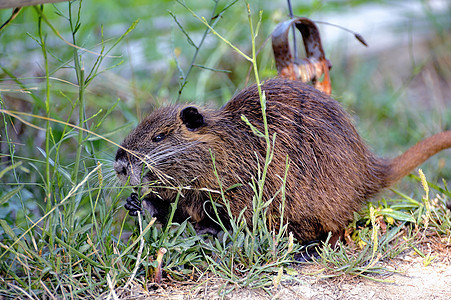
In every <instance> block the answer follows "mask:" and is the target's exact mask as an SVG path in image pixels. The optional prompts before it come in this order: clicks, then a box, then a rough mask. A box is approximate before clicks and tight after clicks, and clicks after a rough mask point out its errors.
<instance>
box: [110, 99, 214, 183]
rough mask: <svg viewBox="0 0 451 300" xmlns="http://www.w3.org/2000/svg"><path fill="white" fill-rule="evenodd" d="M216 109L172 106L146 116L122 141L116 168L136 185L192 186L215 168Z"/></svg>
mask: <svg viewBox="0 0 451 300" xmlns="http://www.w3.org/2000/svg"><path fill="white" fill-rule="evenodd" d="M212 115H214V112H212V111H210V110H208V109H204V108H199V107H195V106H169V107H164V108H161V109H158V110H156V111H155V112H153V113H152V114H151V115H149V116H148V117H147V118H145V119H144V120H143V121H142V122H141V123H140V124H139V125H138V126H137V127H136V128H135V129H134V130H133V131H132V132H131V133H130V134H129V135H128V137H127V138H126V139H125V140H124V141H123V142H122V145H121V148H119V150H118V151H117V154H116V159H115V163H114V170H115V171H116V174H117V176H118V177H119V179H120V180H121V181H122V182H123V183H125V182H127V180H128V178H130V180H129V184H130V185H132V186H138V185H140V184H141V185H142V186H143V188H144V190H146V189H147V188H146V185H148V184H149V183H152V182H158V185H159V186H172V187H175V186H185V185H191V184H192V182H193V181H195V180H196V179H197V178H199V177H201V176H203V175H205V172H206V170H207V168H210V169H211V166H212V160H211V156H210V149H212V148H214V147H215V146H214V144H215V140H217V137H216V136H215V135H214V134H213V133H212V131H211V125H212V124H213V123H214V119H213V117H212Z"/></svg>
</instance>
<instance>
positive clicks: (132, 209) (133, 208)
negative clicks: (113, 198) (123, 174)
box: [124, 193, 142, 216]
mask: <svg viewBox="0 0 451 300" xmlns="http://www.w3.org/2000/svg"><path fill="white" fill-rule="evenodd" d="M124 207H125V209H126V210H128V214H129V215H130V216H137V215H138V211H139V212H142V207H141V201H139V197H138V194H137V193H131V194H130V196H129V197H128V198H127V200H125V205H124Z"/></svg>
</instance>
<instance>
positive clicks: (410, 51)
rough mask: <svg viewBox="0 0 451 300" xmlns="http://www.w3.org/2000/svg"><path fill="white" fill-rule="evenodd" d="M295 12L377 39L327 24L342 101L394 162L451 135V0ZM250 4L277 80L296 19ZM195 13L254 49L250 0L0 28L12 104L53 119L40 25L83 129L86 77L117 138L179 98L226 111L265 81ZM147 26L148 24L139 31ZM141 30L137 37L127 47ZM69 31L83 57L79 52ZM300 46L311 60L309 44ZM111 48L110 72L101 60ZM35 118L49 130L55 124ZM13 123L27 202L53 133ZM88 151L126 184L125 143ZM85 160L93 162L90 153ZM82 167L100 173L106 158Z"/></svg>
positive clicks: (99, 129)
mask: <svg viewBox="0 0 451 300" xmlns="http://www.w3.org/2000/svg"><path fill="white" fill-rule="evenodd" d="M292 5H293V10H294V14H295V15H296V16H305V17H309V18H311V19H312V20H315V21H322V22H328V23H333V24H337V25H340V26H343V27H346V28H348V29H349V30H351V31H353V32H358V33H360V34H361V35H362V36H363V37H364V38H365V40H366V41H367V43H368V45H369V47H368V48H366V47H364V46H363V45H362V44H360V43H359V42H358V41H357V40H356V39H355V38H354V36H353V34H351V33H349V32H347V31H345V30H342V29H339V28H337V27H334V26H331V25H326V24H323V23H318V26H319V29H320V31H321V34H322V40H323V46H324V48H325V51H326V56H327V57H328V58H329V59H330V61H331V62H332V65H333V68H332V70H331V79H332V85H333V89H332V93H333V97H334V98H336V99H337V100H338V101H340V102H341V103H342V104H343V106H344V107H345V108H346V110H347V111H348V112H350V113H351V114H352V116H353V117H354V118H355V123H356V125H357V127H358V130H359V132H360V134H361V135H362V136H363V137H364V139H365V140H366V141H367V142H368V144H369V145H370V147H371V148H372V149H373V150H374V151H375V152H376V153H378V154H380V155H385V156H389V157H394V156H396V155H398V154H400V153H401V152H402V151H404V150H406V149H407V148H408V147H409V146H412V145H413V144H415V143H416V142H418V141H419V140H421V139H423V138H425V137H426V136H429V135H432V134H434V133H437V132H439V131H443V130H445V129H451V96H450V95H451V51H450V50H451V17H450V16H451V1H440V0H434V1H426V0H424V1H420V0H418V1H370V0H354V1H344V0H343V1H296V0H292ZM250 9H251V12H252V19H253V22H254V24H257V22H258V16H259V11H261V12H262V19H261V26H260V31H259V35H258V38H257V48H258V49H260V52H259V69H260V74H261V78H269V77H273V76H276V69H275V64H274V59H273V55H272V49H271V42H270V39H269V37H270V34H271V32H272V30H273V29H274V27H275V26H276V24H278V23H279V22H282V21H284V20H286V19H288V6H287V2H286V1H284V0H283V1H282V0H279V1H252V2H251V3H250ZM192 12H194V13H195V14H197V15H198V16H201V17H205V19H206V20H208V21H210V22H212V23H214V28H215V29H216V30H217V31H218V32H219V33H220V34H221V35H223V37H224V38H226V39H227V40H228V41H230V42H231V43H232V44H234V45H235V46H236V47H238V48H239V49H241V50H242V51H243V52H245V53H247V54H250V53H251V38H250V31H249V26H248V23H249V22H248V14H247V8H246V3H245V2H243V1H230V0H224V1H222V0H221V1H219V0H218V1H184V2H177V1H167V0H159V1H145V0H135V1H125V0H118V1H108V0H96V1H93V0H85V1H83V2H82V5H81V6H80V2H78V1H72V2H71V5H69V4H68V3H67V2H66V3H64V2H63V3H57V4H46V5H44V15H45V20H44V21H42V22H41V24H42V26H41V28H40V27H39V26H38V24H39V22H38V18H39V13H38V12H37V10H36V9H35V8H33V7H26V8H24V9H23V10H22V12H21V13H20V14H19V16H18V17H17V18H16V19H15V20H14V21H12V22H11V23H10V24H9V25H8V26H7V27H6V28H4V29H3V30H2V31H1V32H0V67H1V70H0V92H1V97H2V106H3V108H4V109H7V110H12V111H22V112H29V113H32V114H35V115H40V116H44V115H46V113H45V105H44V102H45V99H46V88H45V86H46V80H45V74H46V71H45V63H44V59H43V54H42V53H43V51H42V47H41V46H42V42H41V41H40V38H39V37H38V32H39V30H41V31H42V33H43V37H44V41H45V46H46V49H47V54H48V72H49V83H50V91H49V92H50V112H49V115H50V117H52V118H54V119H57V120H60V121H64V122H66V121H67V122H70V123H72V124H77V112H78V108H77V109H75V107H76V105H77V99H78V95H79V84H78V81H77V74H78V73H77V72H78V71H77V70H80V69H84V73H85V78H86V81H85V89H84V111H85V114H86V119H87V121H86V124H90V125H89V128H90V129H91V130H93V131H95V132H96V133H98V134H100V135H102V136H104V137H107V138H109V139H111V140H112V141H114V142H116V143H120V142H121V140H122V139H123V138H124V137H125V136H126V135H127V133H128V132H129V131H130V130H131V129H132V128H133V126H135V125H136V124H137V123H138V122H139V120H141V119H142V118H143V117H144V116H145V115H146V114H148V113H149V112H150V111H151V110H152V109H153V108H154V107H157V106H161V105H165V104H168V103H174V102H196V103H199V104H205V105H209V106H212V107H220V106H221V105H223V104H224V103H226V102H227V101H228V100H229V99H230V98H231V96H232V95H233V94H234V93H235V92H237V91H238V90H240V89H241V88H243V87H244V86H246V85H248V84H251V83H252V82H254V78H253V76H252V75H250V74H252V72H250V64H249V63H248V62H247V61H246V60H245V59H244V58H243V57H241V56H240V55H238V54H237V53H236V52H234V51H233V50H232V49H231V48H230V47H229V46H228V45H226V44H225V43H224V42H223V41H221V40H220V39H219V38H218V37H217V36H215V35H213V34H211V33H207V34H205V32H206V27H205V26H204V25H203V24H202V23H201V22H200V21H199V20H198V19H196V18H195V17H194V16H193V13H192ZM10 15H11V10H9V9H4V10H1V11H0V20H1V22H4V21H6V20H7V19H8V18H9V16H10ZM135 21H138V23H137V24H136V25H133V24H134V22H135ZM49 24H51V26H49ZM131 26H134V28H133V30H131V31H130V32H129V33H128V34H127V35H125V36H124V37H123V38H122V39H120V38H121V36H122V35H123V34H124V33H126V32H127V30H128V29H129V28H130V27H131ZM58 34H59V35H61V37H63V38H64V39H65V40H66V41H68V42H70V43H76V44H77V45H78V46H79V47H81V48H79V49H76V50H74V48H73V47H71V46H70V45H69V44H68V43H66V42H65V41H63V40H62V39H61V38H60V37H59V36H58ZM74 41H75V42H74ZM297 41H298V43H299V45H298V49H299V51H301V52H300V54H299V55H300V57H303V56H304V54H303V53H302V51H303V45H302V44H301V41H302V39H301V38H300V35H299V36H298V38H297ZM193 45H196V46H197V47H198V49H196V48H195V47H194V46H193ZM113 46H114V47H113ZM110 48H112V49H111V51H110V52H108V53H107V54H106V55H105V56H104V57H103V59H102V61H101V63H100V64H99V55H98V53H100V52H102V53H105V51H106V50H107V49H110ZM102 49H103V50H102ZM74 51H77V53H76V54H75V56H76V57H78V60H79V61H78V62H76V60H77V59H75V58H74V57H75V56H74ZM193 58H194V59H193ZM96 62H97V64H96ZM77 64H78V66H77ZM91 75H92V76H91ZM88 79H89V80H88ZM114 105H116V106H114ZM74 110H75V112H74ZM109 110H111V112H108V111H109ZM107 112H108V114H107ZM103 116H105V118H103ZM24 118H25V119H26V120H27V121H28V122H30V123H31V124H34V125H36V126H39V127H45V126H44V124H45V121H44V120H39V119H37V118H27V117H24ZM99 120H101V122H100V121H99ZM2 126H3V127H4V128H3V129H2V136H1V142H0V150H1V154H0V155H1V157H0V169H2V168H3V167H2V166H6V165H8V164H9V158H8V157H9V156H10V151H11V149H10V148H8V146H7V144H6V140H5V134H4V129H5V128H7V130H8V136H9V138H10V139H11V141H12V142H13V144H14V145H15V146H14V147H15V148H14V151H15V155H16V156H18V157H22V158H24V159H25V161H26V162H27V163H26V164H23V165H22V166H21V169H20V170H19V169H17V170H18V174H19V175H16V178H15V180H16V181H17V180H18V178H17V176H19V178H20V179H19V181H23V182H27V183H28V184H29V188H28V191H29V197H30V198H34V197H38V198H39V195H41V196H42V194H43V192H42V190H43V189H42V185H41V184H40V182H42V181H43V179H42V177H43V176H42V174H43V171H42V168H43V164H42V160H43V153H42V151H41V150H40V149H43V148H44V143H45V131H42V130H37V129H35V128H33V127H31V126H29V125H27V124H24V123H22V122H19V121H18V120H17V119H14V118H12V119H8V120H7V121H2V122H1V125H0V127H2ZM5 126H6V127H5ZM51 127H52V132H53V135H54V136H55V137H56V138H55V140H58V137H61V136H63V135H65V134H66V133H67V131H65V130H66V128H65V126H64V125H62V124H57V123H52V124H51ZM74 135H75V132H74V133H73V136H74ZM73 136H70V135H69V136H68V139H67V140H66V139H65V143H61V144H62V145H61V150H60V151H59V152H58V153H59V154H58V155H59V156H58V161H59V163H60V166H61V168H62V170H67V171H68V172H70V170H71V167H72V166H73V161H74V159H75V152H76V151H75V148H76V147H77V140H76V139H75V138H73ZM71 138H72V139H71ZM90 143H91V146H92V149H95V152H96V158H97V159H102V160H104V161H106V162H107V165H108V166H109V171H108V172H109V175H108V176H109V177H108V178H112V177H114V174H113V173H112V170H111V164H110V163H111V161H112V160H113V159H114V155H115V151H116V149H117V148H116V146H114V145H111V144H110V143H107V142H105V141H102V140H99V139H96V138H94V137H92V138H91V140H90ZM92 149H91V150H90V151H93V150H92ZM82 157H84V158H88V157H90V156H89V151H88V153H84V154H83V156H82ZM449 157H450V153H449V151H446V152H445V153H442V154H439V155H437V156H436V157H434V158H432V159H431V160H429V161H428V163H427V164H425V165H424V166H423V167H422V168H423V169H424V170H425V173H426V176H427V177H428V179H430V180H432V181H439V182H440V181H441V178H445V179H448V180H449V179H451V162H450V161H451V160H450V159H449ZM84 163H85V167H86V168H87V169H89V168H92V166H94V165H95V160H93V161H92V162H89V161H88V160H86V161H85V162H84ZM1 180H3V181H4V184H2V185H3V188H4V189H7V188H8V189H9V185H8V182H11V178H8V177H3V178H2V179H1ZM404 184H405V185H408V183H404ZM0 189H2V187H1V186H0Z"/></svg>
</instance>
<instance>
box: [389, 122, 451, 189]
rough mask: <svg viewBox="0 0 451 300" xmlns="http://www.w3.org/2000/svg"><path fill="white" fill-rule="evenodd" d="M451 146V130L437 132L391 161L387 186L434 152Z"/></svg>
mask: <svg viewBox="0 0 451 300" xmlns="http://www.w3.org/2000/svg"><path fill="white" fill-rule="evenodd" d="M447 148H451V130H448V131H444V132H441V133H437V134H435V135H433V136H431V137H429V138H427V139H425V140H423V141H421V142H419V143H418V144H416V145H415V146H413V147H411V148H410V149H408V150H407V151H406V152H404V153H403V154H401V155H400V156H398V157H396V158H394V159H393V160H392V161H391V163H390V172H389V174H388V176H387V186H390V185H392V184H394V183H395V182H396V181H398V180H400V179H401V178H403V177H404V176H406V175H407V174H409V173H410V172H412V170H413V169H414V168H415V167H417V166H419V165H420V164H422V163H423V162H424V161H425V160H427V159H428V158H429V157H431V156H433V155H434V154H436V153H438V152H440V151H442V150H445V149H447Z"/></svg>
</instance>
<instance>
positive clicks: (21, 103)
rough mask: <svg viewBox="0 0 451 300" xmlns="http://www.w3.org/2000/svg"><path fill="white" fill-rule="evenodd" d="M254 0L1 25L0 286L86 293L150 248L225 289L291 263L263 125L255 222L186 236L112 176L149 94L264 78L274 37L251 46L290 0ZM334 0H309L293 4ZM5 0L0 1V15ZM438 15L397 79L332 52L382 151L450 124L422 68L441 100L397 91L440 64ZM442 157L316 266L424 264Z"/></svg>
mask: <svg viewBox="0 0 451 300" xmlns="http://www.w3.org/2000/svg"><path fill="white" fill-rule="evenodd" d="M351 4H352V3H351ZM353 4H356V5H357V4H358V3H353ZM250 8H251V11H252V13H251V15H250V18H248V12H247V7H246V5H245V3H244V2H242V1H238V2H236V3H234V2H233V1H217V2H216V1H211V2H208V3H200V2H199V3H198V2H195V3H191V2H187V3H186V5H183V3H177V2H173V1H159V2H154V1H150V2H149V1H134V2H133V4H130V2H129V1H113V2H112V1H86V0H85V1H83V2H79V1H74V2H72V3H59V4H56V5H44V6H43V7H41V6H38V7H28V8H24V9H23V11H22V13H21V14H20V15H19V16H18V17H17V19H16V20H14V21H13V22H12V23H11V24H10V25H9V26H8V27H6V28H5V29H4V30H3V31H2V32H0V53H1V54H0V67H1V70H2V71H1V72H0V90H1V93H0V105H1V109H2V110H1V124H2V125H1V126H0V130H1V132H0V135H1V140H0V205H1V207H2V209H1V211H0V249H1V250H0V295H1V296H5V297H12V298H14V297H19V298H27V297H28V298H39V299H41V298H52V297H53V296H54V297H57V298H72V297H74V298H89V299H91V298H97V297H101V296H106V295H108V294H109V293H113V292H114V293H116V291H117V290H119V289H121V288H122V289H124V288H130V286H132V285H141V286H143V287H146V286H147V285H148V284H149V283H151V282H152V281H153V278H154V276H155V270H156V268H157V261H156V258H157V253H158V250H159V249H160V248H165V249H167V250H168V252H167V253H166V254H165V255H164V257H163V258H164V272H165V275H166V276H170V277H171V278H172V279H175V280H180V281H187V280H192V281H197V282H202V280H203V278H204V277H205V276H206V274H214V275H215V276H217V277H219V278H222V280H223V281H222V282H223V285H222V286H221V289H220V291H219V293H221V294H222V295H225V294H226V293H228V292H230V291H231V290H233V289H234V288H236V287H251V288H263V289H265V290H266V291H267V292H269V293H270V292H271V290H272V287H273V286H275V285H277V282H279V281H280V280H283V279H284V278H287V277H289V276H292V275H288V274H287V273H286V272H288V273H290V274H291V272H290V268H291V262H292V255H293V254H294V253H296V252H298V251H299V250H300V247H299V245H298V244H296V243H295V242H294V243H293V241H292V238H291V237H290V235H289V234H288V233H287V232H286V228H285V227H284V226H281V227H280V228H278V229H277V230H271V229H269V228H268V226H267V222H265V221H264V220H265V218H266V216H265V205H266V203H263V202H262V197H261V195H262V193H261V192H262V188H263V185H264V182H265V168H266V167H267V165H268V164H269V163H270V161H271V149H272V143H273V140H272V137H270V136H269V134H268V132H267V131H266V132H262V133H260V134H261V135H262V137H264V138H265V139H266V141H267V145H268V148H267V149H268V152H267V157H266V163H265V164H264V168H263V172H262V174H261V177H260V178H258V180H257V181H256V182H255V183H254V184H255V185H254V190H255V192H256V196H255V197H254V200H253V209H254V212H255V213H254V218H253V224H252V225H251V224H249V225H246V224H245V222H244V221H243V219H242V217H241V216H240V217H238V218H234V219H232V221H231V223H232V228H233V229H232V230H231V231H230V232H224V233H222V234H220V235H219V236H218V237H217V238H213V237H199V236H197V235H196V234H195V231H194V228H193V227H192V226H191V224H190V223H188V222H184V223H182V224H174V225H173V226H168V227H162V226H159V225H157V224H154V223H153V221H152V220H151V219H150V218H149V217H147V218H145V219H142V218H139V219H138V220H136V219H133V218H130V217H128V216H127V214H126V212H125V210H124V209H123V208H122V205H123V203H124V200H125V198H126V197H127V196H128V195H129V194H130V192H131V188H130V187H128V186H126V187H123V186H121V185H119V184H118V183H117V180H115V174H114V172H113V170H112V161H113V159H114V155H115V151H116V149H117V143H120V141H121V140H122V138H123V137H124V136H125V135H126V134H127V133H128V131H129V130H130V129H131V128H132V127H133V125H136V124H137V122H138V121H139V120H140V119H141V118H142V116H144V115H145V114H147V113H148V111H149V110H151V109H152V108H154V107H157V106H160V105H164V104H167V103H172V102H175V101H180V102H184V101H194V102H197V103H199V104H204V103H209V104H210V103H213V104H211V105H214V106H220V105H222V104H224V103H225V102H226V101H227V100H228V99H230V97H231V96H232V95H233V94H234V92H235V91H236V90H238V89H240V88H242V87H244V86H245V82H247V81H249V82H254V81H259V78H260V79H264V78H267V77H272V76H275V68H274V64H273V59H272V52H271V48H270V43H266V45H265V46H264V47H263V48H262V50H261V51H260V52H259V54H258V56H256V55H257V53H256V51H257V50H258V49H259V48H260V45H262V44H263V43H264V41H265V39H266V38H267V37H268V36H269V34H270V32H271V31H272V29H273V28H274V26H275V24H276V23H277V22H279V21H281V20H283V19H284V14H285V2H283V3H277V5H275V4H268V3H267V2H264V1H255V2H252V4H251V5H250ZM260 9H263V13H262V14H261V15H259V13H258V12H259V10H260ZM339 9H343V8H340V5H339V4H338V3H334V2H331V3H330V4H320V2H316V1H314V2H313V4H311V5H310V6H298V7H295V13H296V14H298V15H306V16H309V15H310V14H312V13H313V12H318V11H321V12H326V11H336V10H339ZM168 10H169V11H170V12H168ZM8 14H10V11H7V10H3V11H0V19H1V20H5V19H7V17H9V15H8ZM196 16H197V17H196ZM200 16H204V17H205V21H202V19H199V17H200ZM211 17H213V18H211ZM435 18H438V17H437V16H431V17H430V20H429V23H430V24H431V32H432V33H433V34H432V37H431V38H430V39H429V40H428V41H427V42H426V44H427V45H426V46H427V47H426V49H427V50H426V54H425V55H424V59H423V60H422V61H421V63H415V64H414V63H412V64H411V65H409V69H408V70H405V72H407V73H408V76H407V77H402V76H401V77H398V76H397V75H396V73H394V70H392V69H390V68H389V66H388V67H387V65H384V64H383V62H384V56H382V57H377V56H375V57H370V58H367V59H366V60H363V59H361V58H359V57H357V58H352V57H346V56H344V55H342V56H340V57H335V55H338V54H335V53H334V54H333V55H331V59H332V62H333V64H334V69H333V73H332V82H333V84H334V87H333V91H334V94H335V96H336V98H338V99H339V100H340V101H341V102H342V103H343V104H344V105H345V106H346V107H347V109H348V110H349V111H350V112H352V113H353V114H354V115H356V116H358V117H359V119H358V121H357V125H358V127H359V130H360V132H361V133H362V135H363V136H364V137H365V138H366V139H367V140H368V141H369V144H370V145H372V146H373V148H375V149H376V150H377V151H376V152H378V153H381V154H385V153H390V154H396V152H397V151H402V150H405V149H406V148H407V146H406V145H407V144H413V143H414V142H415V141H418V140H420V139H421V138H423V137H424V136H426V135H430V134H432V133H434V132H437V131H438V130H442V129H446V128H448V129H449V128H450V126H451V124H450V120H451V110H450V109H449V107H450V106H449V105H446V102H441V101H439V100H440V99H439V98H440V96H441V95H443V93H442V94H440V91H438V90H437V89H433V88H434V87H435V86H434V85H433V82H432V83H430V81H425V82H426V84H425V85H424V86H425V88H426V90H427V91H429V92H430V93H432V94H431V98H437V99H439V100H436V102H434V104H437V103H438V105H432V104H427V103H422V102H419V100H417V99H411V98H410V97H408V96H409V95H411V94H408V92H409V87H410V85H409V84H410V83H411V82H416V81H414V80H417V79H418V78H420V79H421V78H427V77H426V75H427V76H432V78H439V79H438V80H439V82H443V83H444V84H447V83H448V82H449V79H450V78H451V74H449V71H447V70H448V69H447V68H446V64H447V63H448V64H449V59H450V56H449V53H448V52H449V51H446V49H449V47H450V42H449V40H450V39H449V36H450V28H449V27H447V28H443V26H442V25H440V24H437V22H434V20H435ZM138 19H139V20H138ZM207 24H208V25H207ZM448 25H449V24H448ZM208 26H211V27H213V28H214V31H215V32H216V33H215V34H213V33H212V32H211V30H210V28H209V27H208ZM257 28H258V35H257V34H256V31H257V30H256V29H257ZM253 31H254V32H253ZM219 36H221V37H222V38H220V37H219ZM447 37H448V38H447ZM224 40H225V41H227V42H224ZM227 43H231V45H233V47H236V48H238V49H240V51H242V53H243V54H245V55H240V54H239V53H238V52H237V51H236V49H233V47H231V45H228V44H227ZM324 43H327V41H324ZM73 45H76V47H74V46H73ZM337 52H339V51H337ZM436 61H441V62H443V63H441V64H437V63H436ZM231 62H233V63H231ZM380 62H382V66H380V65H379V63H380ZM341 74H344V76H341ZM420 75H423V77H421V76H420ZM399 81H401V84H400V83H399ZM428 82H429V83H428ZM428 84H429V85H428ZM435 92H436V94H434V93H435ZM179 98H180V99H179ZM177 99H179V100H177ZM409 101H416V102H415V103H417V104H418V106H419V107H420V110H421V111H422V113H421V114H419V113H418V110H415V109H414V107H413V106H412V105H410V104H409V103H411V102H409ZM444 101H448V100H446V99H444ZM437 120H439V122H438V123H439V124H437ZM381 132H388V133H387V134H383V135H381V134H380V133H381ZM447 155H449V154H448V153H444V154H440V155H439V156H438V157H437V158H433V159H431V160H430V162H429V163H427V164H425V165H424V166H423V169H424V170H425V173H426V174H427V177H428V178H431V182H430V183H429V184H428V185H427V186H428V187H429V191H425V190H427V188H425V187H426V185H424V184H423V185H422V184H421V183H420V182H421V180H420V179H416V178H410V180H404V181H403V182H402V183H401V184H400V185H399V191H397V192H396V193H385V194H384V195H382V196H380V197H378V198H377V199H376V200H375V201H374V202H373V203H370V204H368V206H367V208H365V209H363V210H362V211H361V212H360V213H356V217H355V222H353V223H352V224H351V225H350V232H351V233H350V240H349V243H348V245H346V246H340V247H339V248H338V249H335V250H332V249H330V248H328V247H324V248H323V250H322V252H321V257H320V259H318V263H320V264H321V265H322V266H324V268H325V270H327V272H326V273H325V274H326V276H339V275H342V274H353V275H361V276H372V277H373V278H376V277H374V274H378V272H385V271H386V270H383V269H381V267H380V264H379V263H378V262H379V261H380V260H384V259H389V258H392V257H396V256H397V255H399V253H401V252H402V251H403V250H405V249H414V251H416V252H417V253H419V255H421V256H422V257H424V263H425V265H427V264H429V263H431V261H432V262H433V255H432V254H431V253H426V252H425V251H424V250H423V249H422V248H421V247H420V246H421V242H422V241H426V240H427V238H428V236H429V234H436V235H443V236H448V237H449V236H450V235H451V232H450V226H451V225H450V224H451V221H450V218H449V212H447V211H446V209H445V206H444V204H445V203H446V201H449V200H450V197H451V195H450V192H449V191H448V190H447V187H446V184H445V183H442V182H441V181H440V179H441V178H447V179H449V178H451V173H450V172H451V171H450V169H449V166H447V165H446V157H447ZM265 166H266V167H265ZM423 182H424V181H423ZM419 187H421V188H419ZM401 191H402V192H401ZM280 192H281V193H283V186H281V187H280ZM223 202H224V204H225V205H227V201H226V199H225V198H223ZM282 209H283V208H282Z"/></svg>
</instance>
